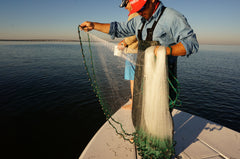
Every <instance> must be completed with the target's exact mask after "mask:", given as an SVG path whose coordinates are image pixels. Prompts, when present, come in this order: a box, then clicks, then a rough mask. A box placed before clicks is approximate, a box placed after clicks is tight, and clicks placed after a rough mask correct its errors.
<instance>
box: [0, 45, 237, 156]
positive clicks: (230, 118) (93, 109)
mask: <svg viewBox="0 0 240 159" xmlns="http://www.w3.org/2000/svg"><path fill="white" fill-rule="evenodd" d="M239 60H240V47H239V46H214V45H211V46H210V45H209V46H208V45H202V46H201V48H200V51H199V53H197V54H195V55H192V56H190V57H189V58H186V57H180V58H179V62H178V78H179V80H180V83H181V99H182V102H183V107H181V108H180V109H182V110H184V111H186V112H189V113H192V114H196V115H199V116H201V117H204V118H207V119H209V120H212V121H215V122H217V123H220V124H222V125H224V126H226V127H229V128H231V129H234V130H236V131H239V132H240V127H239V125H240V120H239V119H240V118H239V116H240V97H239V96H240V86H239V81H240V71H239V68H240V64H239ZM104 121H105V117H104V115H103V113H102V110H101V107H100V105H99V104H98V102H97V99H96V97H95V95H94V94H93V92H92V89H91V86H90V83H89V81H88V77H87V75H86V71H85V70H84V66H83V63H82V56H81V53H80V46H79V44H78V43H40V42H39V43H33V42H27V43H16V42H8V43H3V42H2V43H0V128H1V132H0V141H1V142H0V144H1V147H4V149H2V152H1V153H0V158H4V159H6V158H7V159H8V158H16V157H17V158H26V159H27V158H29V159H30V158H34V159H38V158H39V159H40V158H41V159H42V158H44V159H53V158H58V159H76V158H78V157H79V155H80V154H81V152H82V150H83V149H84V147H85V146H86V144H87V143H88V141H89V140H90V139H91V137H92V136H93V135H94V133H95V132H96V131H97V130H98V128H99V127H100V126H101V125H102V124H103V123H104Z"/></svg>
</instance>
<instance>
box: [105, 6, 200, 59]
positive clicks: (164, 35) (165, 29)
mask: <svg viewBox="0 0 240 159" xmlns="http://www.w3.org/2000/svg"><path fill="white" fill-rule="evenodd" d="M162 9H163V4H162V2H161V3H160V5H159V6H158V8H157V10H156V11H155V13H154V14H153V16H152V17H151V18H150V19H149V20H148V21H146V20H145V19H144V18H143V17H141V16H137V17H135V18H133V19H132V20H130V21H128V22H122V23H120V22H112V23H111V25H110V31H109V34H110V35H111V37H112V39H114V38H115V37H117V38H120V37H127V36H132V35H136V36H137V33H138V30H140V29H141V27H142V24H143V22H144V21H146V24H145V26H144V28H143V31H142V39H143V40H144V39H146V36H147V28H151V27H152V25H153V23H154V21H156V20H157V18H158V17H159V15H160V13H161V12H162ZM137 37H138V36H137ZM153 41H159V42H160V44H161V45H163V46H171V45H174V44H177V43H179V42H181V43H182V44H183V45H184V48H185V49H186V52H187V56H189V55H190V54H192V53H195V52H197V51H198V48H199V44H198V41H197V38H196V34H195V33H194V32H193V29H192V28H191V27H190V25H189V24H188V22H187V20H186V18H185V17H184V16H183V15H182V14H181V13H179V12H177V11H176V10H174V9H171V8H166V9H165V11H164V13H163V15H162V17H161V18H160V20H159V22H158V23H157V25H156V27H155V29H154V32H153Z"/></svg>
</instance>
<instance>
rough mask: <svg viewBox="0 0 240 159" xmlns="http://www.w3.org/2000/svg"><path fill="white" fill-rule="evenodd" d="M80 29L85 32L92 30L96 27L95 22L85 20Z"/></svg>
mask: <svg viewBox="0 0 240 159" xmlns="http://www.w3.org/2000/svg"><path fill="white" fill-rule="evenodd" d="M79 28H80V30H84V31H85V32H88V31H91V30H93V29H94V23H93V22H88V21H86V22H83V23H82V24H81V25H79Z"/></svg>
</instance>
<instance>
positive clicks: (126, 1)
mask: <svg viewBox="0 0 240 159" xmlns="http://www.w3.org/2000/svg"><path fill="white" fill-rule="evenodd" d="M128 2H129V0H122V3H121V4H120V6H119V7H120V8H123V7H126V6H127V4H128Z"/></svg>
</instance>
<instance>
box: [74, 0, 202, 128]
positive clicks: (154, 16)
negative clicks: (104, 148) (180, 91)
mask: <svg viewBox="0 0 240 159" xmlns="http://www.w3.org/2000/svg"><path fill="white" fill-rule="evenodd" d="M130 4H131V6H132V10H131V12H130V14H131V13H135V12H137V13H138V14H139V15H140V16H137V17H135V18H133V19H131V20H130V21H128V22H126V23H119V22H112V23H108V24H103V23H97V22H84V23H82V24H81V25H80V26H79V27H80V29H81V30H85V31H90V30H92V29H95V30H98V31H101V32H104V33H107V34H110V35H111V37H112V38H113V39H114V38H115V37H118V38H119V37H127V36H132V35H136V36H137V38H138V50H143V51H144V50H145V49H146V48H147V47H150V46H153V45H154V46H156V49H155V54H156V50H157V48H158V47H157V46H159V45H163V46H166V47H167V48H166V53H167V55H168V64H169V66H168V67H169V70H170V71H169V72H171V73H172V74H173V75H175V76H176V75H177V73H176V71H177V68H176V67H177V56H184V55H187V56H189V55H190V54H192V53H195V52H197V51H198V48H199V45H198V42H197V38H196V35H195V33H194V32H193V29H192V28H191V27H190V25H189V24H188V22H187V20H186V18H185V17H184V16H183V15H182V14H181V13H179V12H177V11H175V10H174V9H171V8H166V7H165V6H164V5H163V4H162V2H161V1H159V0H130ZM138 59H139V58H138ZM137 63H138V62H137ZM139 69H140V70H135V71H136V72H141V71H142V70H141V68H139ZM135 77H136V75H135ZM169 77H170V76H169ZM134 80H135V81H134V91H135V90H136V91H139V90H140V89H141V88H140V87H141V86H139V84H137V83H138V81H136V80H137V79H134ZM170 80H171V81H172V82H173V84H174V86H175V87H176V85H175V83H174V80H173V79H170ZM170 97H171V98H172V99H173V100H174V90H171V89H170ZM136 99H140V98H139V97H137V98H136ZM133 100H134V102H135V103H136V102H137V104H136V105H141V104H138V101H136V100H135V99H133ZM139 102H141V101H139ZM134 105H135V104H134ZM136 109H138V108H136ZM133 112H135V111H133ZM137 113H139V112H137ZM133 120H134V119H133ZM134 125H135V124H134Z"/></svg>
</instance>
